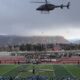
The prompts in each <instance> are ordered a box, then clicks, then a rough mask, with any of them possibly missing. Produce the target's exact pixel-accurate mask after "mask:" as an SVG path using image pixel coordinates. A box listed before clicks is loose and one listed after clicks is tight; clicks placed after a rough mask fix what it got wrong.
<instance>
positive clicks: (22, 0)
mask: <svg viewBox="0 0 80 80" xmlns="http://www.w3.org/2000/svg"><path fill="white" fill-rule="evenodd" d="M31 1H44V0H0V34H1V35H21V36H33V35H49V36H56V35H61V36H64V37H65V38H67V39H75V38H77V39H78V38H80V0H48V1H50V3H52V4H55V5H61V4H62V3H63V4H65V5H66V4H67V2H68V1H70V2H71V6H70V9H69V10H68V9H66V8H64V9H60V8H59V9H55V10H53V11H51V12H50V13H49V14H41V12H39V11H36V8H37V7H39V6H40V5H41V4H36V3H31Z"/></svg>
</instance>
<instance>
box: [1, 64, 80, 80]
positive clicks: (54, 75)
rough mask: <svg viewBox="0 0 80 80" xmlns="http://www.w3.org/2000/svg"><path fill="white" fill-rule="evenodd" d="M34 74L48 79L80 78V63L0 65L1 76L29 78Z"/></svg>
mask: <svg viewBox="0 0 80 80" xmlns="http://www.w3.org/2000/svg"><path fill="white" fill-rule="evenodd" d="M33 69H34V70H35V72H34V74H33ZM33 75H40V76H47V77H48V80H52V79H53V80H62V78H66V77H71V78H77V79H80V65H52V64H38V65H36V64H34V65H33V64H28V65H0V76H12V77H16V76H18V77H21V78H27V77H30V76H33Z"/></svg>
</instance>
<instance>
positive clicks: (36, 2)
mask: <svg viewBox="0 0 80 80" xmlns="http://www.w3.org/2000/svg"><path fill="white" fill-rule="evenodd" d="M31 3H45V2H33V1H32V2H31Z"/></svg>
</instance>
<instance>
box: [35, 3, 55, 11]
mask: <svg viewBox="0 0 80 80" xmlns="http://www.w3.org/2000/svg"><path fill="white" fill-rule="evenodd" d="M55 8H56V6H55V5H53V4H43V5H41V6H40V7H38V8H37V9H36V10H38V11H51V10H53V9H55Z"/></svg>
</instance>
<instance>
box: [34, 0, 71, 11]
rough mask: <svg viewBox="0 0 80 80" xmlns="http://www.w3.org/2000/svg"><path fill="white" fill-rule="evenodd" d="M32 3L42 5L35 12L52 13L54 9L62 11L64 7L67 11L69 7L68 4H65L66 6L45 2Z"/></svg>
mask: <svg viewBox="0 0 80 80" xmlns="http://www.w3.org/2000/svg"><path fill="white" fill-rule="evenodd" d="M33 3H44V4H43V5H41V6H40V7H38V8H37V9H36V10H37V11H41V12H42V11H47V12H49V11H52V10H54V9H55V8H61V9H63V8H64V7H66V8H67V9H69V6H70V2H68V3H67V5H63V4H61V5H54V4H50V3H49V2H48V1H47V0H45V2H33Z"/></svg>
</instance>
